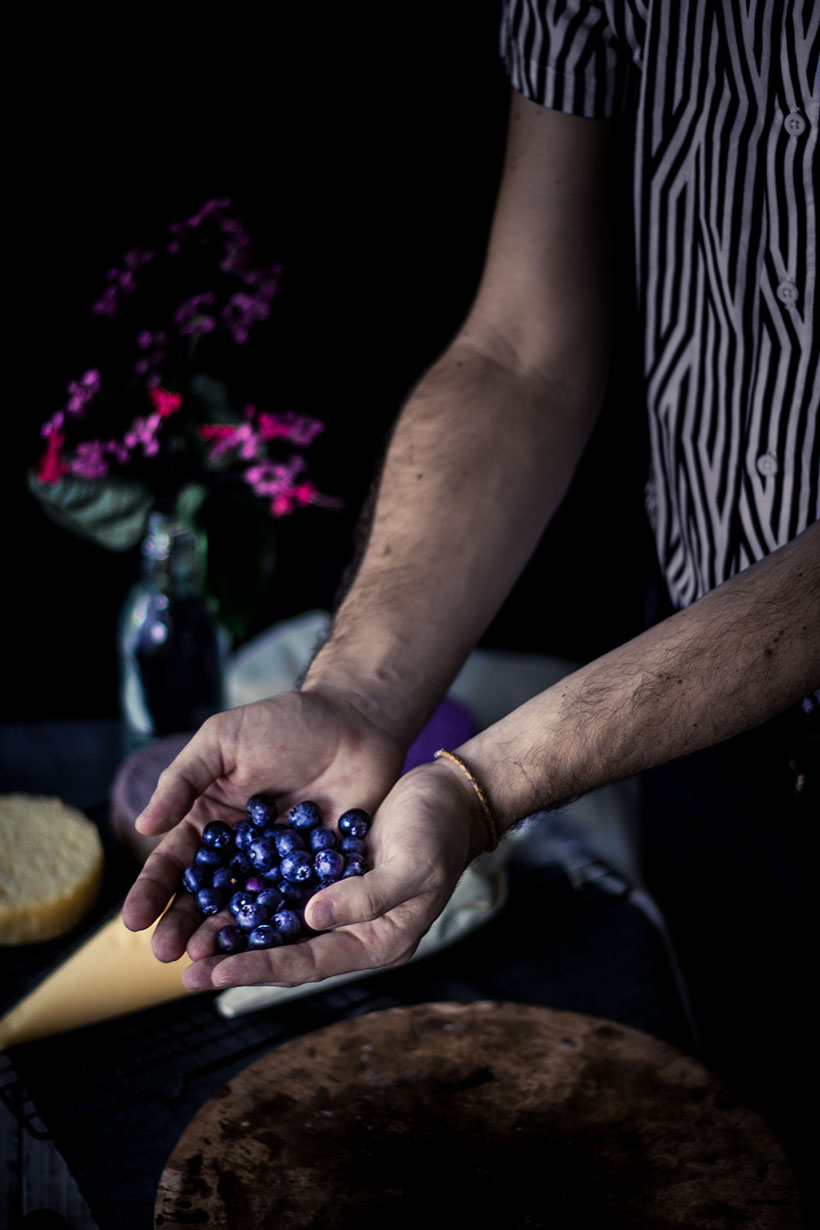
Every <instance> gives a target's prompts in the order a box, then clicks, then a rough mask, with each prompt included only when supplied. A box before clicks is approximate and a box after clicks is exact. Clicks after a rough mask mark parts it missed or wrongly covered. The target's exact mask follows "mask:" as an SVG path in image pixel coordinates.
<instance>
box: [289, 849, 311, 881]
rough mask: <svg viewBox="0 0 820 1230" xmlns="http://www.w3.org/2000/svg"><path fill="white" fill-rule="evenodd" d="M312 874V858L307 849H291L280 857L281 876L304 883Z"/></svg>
mask: <svg viewBox="0 0 820 1230" xmlns="http://www.w3.org/2000/svg"><path fill="white" fill-rule="evenodd" d="M312 875H313V860H312V859H311V857H310V855H309V854H308V852H307V850H292V851H291V853H290V854H286V855H285V857H284V858H283V859H282V878H283V879H285V880H292V881H294V882H295V883H297V884H304V883H305V881H306V880H309V879H311V877H312Z"/></svg>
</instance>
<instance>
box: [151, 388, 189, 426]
mask: <svg viewBox="0 0 820 1230" xmlns="http://www.w3.org/2000/svg"><path fill="white" fill-rule="evenodd" d="M149 396H150V398H151V404H152V405H153V407H154V409H155V410H156V412H157V414H159V416H160V417H161V418H164V419H167V418H168V415H169V414H173V413H174V411H175V410H178V409H179V407H180V406H181V405H182V394H181V393H169V392H168V390H167V389H161V388H154V389H151V390H150V391H149Z"/></svg>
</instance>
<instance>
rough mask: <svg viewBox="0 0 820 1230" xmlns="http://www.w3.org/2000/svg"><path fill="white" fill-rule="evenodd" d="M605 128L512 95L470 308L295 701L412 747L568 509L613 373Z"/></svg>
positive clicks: (406, 431) (402, 425) (427, 388)
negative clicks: (323, 698)
mask: <svg viewBox="0 0 820 1230" xmlns="http://www.w3.org/2000/svg"><path fill="white" fill-rule="evenodd" d="M608 136H609V125H608V123H606V122H601V121H591V120H585V119H577V118H574V117H568V116H564V115H560V114H557V113H554V112H548V111H544V110H542V109H541V108H539V107H536V106H534V105H533V104H531V103H528V102H526V101H525V100H524V99H523V98H521V97H520V96H519V95H517V94H514V95H513V101H512V107H511V114H510V128H509V139H508V149H507V157H506V164H505V170H504V175H503V180H502V186H501V190H500V193H499V199H498V204H497V208H496V216H495V219H494V224H493V230H492V236H491V240H490V244H489V250H488V254H487V260H486V265H485V269H484V274H483V278H482V281H481V285H480V287H479V291H478V294H477V297H476V301H475V303H474V305H473V308H472V310H471V312H470V314H469V316H468V318H467V320H466V322H465V323H464V325H463V326H462V328H461V330H460V331H459V333H458V335H457V337H456V338H455V340H454V342H453V343H452V345H451V346H450V347H449V348H448V350H447V351H446V353H445V354H444V355H443V356H442V358H441V359H440V360H439V361H438V362H437V363H436V364H435V365H434V366H433V368H432V369H431V370H430V371H429V372H428V373H427V374H426V376H425V377H424V378H423V379H422V380H421V382H420V384H419V385H418V387H417V388H416V390H415V392H414V394H413V395H412V396H411V398H410V399H409V401H408V404H407V406H406V407H405V409H404V411H403V413H402V415H401V417H400V419H399V422H398V425H397V427H396V430H395V433H394V435H393V439H392V442H391V447H390V450H389V453H388V457H387V461H386V464H385V468H384V472H383V475H382V478H381V483H380V488H379V492H378V499H377V503H376V509H375V515H374V519H373V524H372V529H371V533H370V538H369V542H368V545H367V549H366V552H365V554H364V557H363V561H362V563H361V566H360V569H359V571H358V574H357V576H356V580H355V583H354V585H353V588H352V590H351V592H350V593H349V595H348V596H347V598H346V600H345V601H344V602H343V604H342V606H341V608H340V610H339V611H338V614H337V616H336V618H335V621H334V627H333V635H332V637H331V639H330V641H329V643H328V644H327V645H326V646H325V648H324V649H323V650H322V652H321V653H320V654H319V655H318V657H317V659H316V661H315V662H314V664H313V665H312V668H311V670H310V671H309V672H308V675H307V678H306V680H305V682H304V685H303V691H311V690H313V689H320V690H322V691H323V692H324V691H327V690H330V691H332V692H333V694H334V695H335V694H338V695H342V696H345V697H346V698H351V697H353V698H355V700H356V703H357V704H359V705H361V706H362V707H363V708H364V709H365V711H366V712H367V713H368V714H371V715H372V716H373V717H374V720H376V721H377V722H378V723H379V724H380V725H383V726H386V727H387V729H389V730H390V731H391V732H392V733H393V734H394V736H395V737H396V738H397V739H398V741H399V742H400V743H402V744H403V745H404V746H407V745H408V744H409V742H410V741H411V740H412V738H413V736H414V735H415V734H416V733H417V731H418V730H419V729H420V727H421V726H422V724H423V722H424V721H425V719H426V718H427V716H428V715H429V713H430V712H431V711H432V709H433V707H434V706H435V704H436V703H437V701H438V700H439V698H440V697H441V695H442V694H443V692H444V690H445V689H446V687H447V686H448V684H449V683H450V681H451V680H452V678H453V677H454V676H455V674H456V673H457V671H458V669H459V667H460V666H461V664H462V662H463V660H464V658H465V657H466V655H467V653H469V651H470V650H471V649H472V648H473V647H474V645H475V644H476V642H477V640H478V639H479V637H480V636H481V634H482V633H483V631H484V630H485V628H486V627H487V625H488V624H489V622H490V621H491V619H492V618H493V616H494V615H495V613H496V611H497V610H498V608H499V606H500V604H501V603H502V601H503V600H504V598H505V597H506V595H507V593H508V592H509V590H510V588H511V587H512V585H513V583H514V581H515V580H516V578H517V577H518V575H519V574H520V572H521V570H522V569H523V567H524V565H525V564H526V562H527V559H528V558H529V556H530V555H531V553H532V551H533V550H534V548H535V546H536V545H537V542H538V540H539V538H540V536H541V534H542V532H543V530H544V527H545V525H546V524H547V522H548V520H549V518H550V517H551V515H552V513H553V512H554V511H555V509H556V507H557V506H558V504H559V503H560V502H561V500H562V498H563V496H564V494H565V492H566V489H567V487H568V485H569V483H570V480H571V478H572V474H573V471H574V468H575V466H576V464H577V461H578V459H579V457H580V455H581V453H582V451H583V448H584V446H585V444H586V441H587V439H588V437H589V434H590V432H591V430H592V427H593V425H594V422H595V419H596V417H597V414H598V410H599V407H600V403H601V400H602V398H603V394H604V390H605V386H606V380H607V374H608V349H609V326H610V320H609V317H610V307H609V299H610V285H609V279H610V275H609V266H610V256H609V235H608V220H607V212H606V170H607V166H606V155H607V141H608Z"/></svg>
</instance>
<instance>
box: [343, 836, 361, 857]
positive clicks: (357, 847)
mask: <svg viewBox="0 0 820 1230" xmlns="http://www.w3.org/2000/svg"><path fill="white" fill-rule="evenodd" d="M339 849H340V850H341V851H342V853H343V854H366V853H367V846H366V845H365V844H364V840H363V839H362V838H361V837H343V838H342V840H341V841H340V842H339Z"/></svg>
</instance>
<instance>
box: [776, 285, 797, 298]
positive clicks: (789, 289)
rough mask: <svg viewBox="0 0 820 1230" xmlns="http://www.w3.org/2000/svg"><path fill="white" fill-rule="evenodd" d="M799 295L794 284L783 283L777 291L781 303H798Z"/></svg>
mask: <svg viewBox="0 0 820 1230" xmlns="http://www.w3.org/2000/svg"><path fill="white" fill-rule="evenodd" d="M798 293H799V292H798V290H797V286H796V285H795V283H794V282H781V283H780V285H779V286H778V288H777V290H776V291H775V294H776V295H777V297H778V299H779V300H780V302H781V303H796V302H797V296H798Z"/></svg>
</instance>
